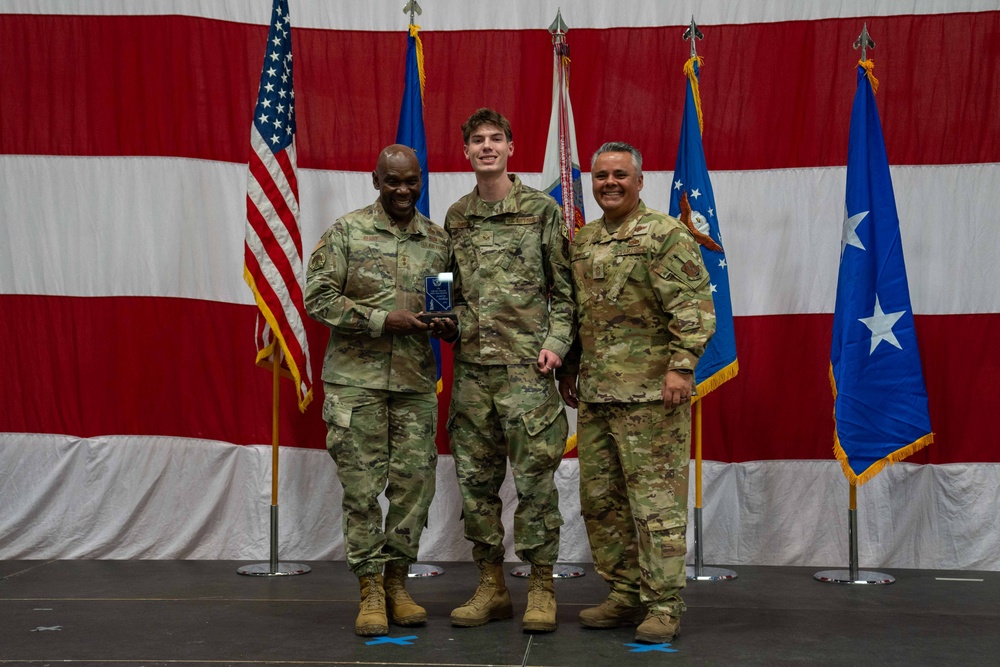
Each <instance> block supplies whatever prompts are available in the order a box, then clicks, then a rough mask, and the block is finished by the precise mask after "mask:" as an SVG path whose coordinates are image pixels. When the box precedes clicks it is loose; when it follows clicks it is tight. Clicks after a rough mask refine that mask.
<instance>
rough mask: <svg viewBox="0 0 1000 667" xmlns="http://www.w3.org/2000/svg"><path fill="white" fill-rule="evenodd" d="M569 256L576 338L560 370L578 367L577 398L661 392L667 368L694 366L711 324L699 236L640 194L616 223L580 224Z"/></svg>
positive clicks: (654, 397) (645, 396)
mask: <svg viewBox="0 0 1000 667" xmlns="http://www.w3.org/2000/svg"><path fill="white" fill-rule="evenodd" d="M570 259H571V261H572V266H573V282H574V285H575V287H576V303H577V315H578V320H579V338H578V340H577V344H576V345H574V349H573V352H572V353H571V354H570V355H569V359H567V360H566V364H565V365H564V367H563V368H561V369H559V372H558V375H559V376H560V377H562V376H563V375H574V374H579V387H578V396H579V398H580V400H582V401H588V402H593V403H609V402H622V403H637V402H643V401H659V400H662V397H661V389H662V387H663V376H664V375H665V374H666V372H667V371H668V370H671V369H674V368H687V369H691V370H694V368H695V366H696V365H697V364H698V359H699V358H700V357H701V355H702V353H703V352H704V351H705V346H706V345H707V344H708V341H709V339H710V338H711V337H712V334H713V333H714V332H715V306H714V304H713V303H712V292H711V286H710V284H709V282H708V280H709V275H708V270H707V269H705V265H704V263H703V262H702V258H701V251H700V250H699V249H698V244H697V243H696V242H695V240H694V239H693V238H692V237H691V235H690V234H689V233H688V231H687V229H686V228H685V227H684V226H683V225H682V224H681V223H680V222H679V221H678V220H676V219H675V218H671V217H670V216H668V215H665V214H663V213H660V212H659V211H654V210H652V209H647V208H646V205H645V204H643V203H642V201H641V200H640V202H639V208H638V209H637V211H636V213H635V214H634V215H633V216H632V217H630V218H629V219H628V220H625V221H624V222H623V223H622V224H621V225H620V226H619V227H618V228H617V229H616V230H608V228H607V226H606V223H605V220H604V218H603V217H602V218H601V219H599V220H595V221H593V222H591V223H589V224H587V225H585V226H584V227H583V228H582V229H580V230H579V231H578V232H577V233H576V236H575V237H574V238H573V244H572V245H571V247H570ZM581 355H582V356H581Z"/></svg>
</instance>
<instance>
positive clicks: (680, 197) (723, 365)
mask: <svg viewBox="0 0 1000 667" xmlns="http://www.w3.org/2000/svg"><path fill="white" fill-rule="evenodd" d="M700 61H701V58H698V57H697V56H696V57H694V58H691V59H690V60H688V61H687V63H686V64H685V65H684V72H685V73H686V74H687V78H688V82H687V93H686V95H685V98H684V116H683V120H682V121H681V141H680V146H679V147H678V149H677V165H676V166H675V167H674V178H673V181H672V186H671V188H670V210H669V213H670V215H672V216H673V217H675V218H678V219H680V220H681V221H683V222H684V223H685V224H687V226H688V229H689V231H690V232H691V234H692V236H694V238H695V240H696V241H697V242H698V246H699V247H700V248H701V257H702V259H703V260H704V261H705V267H706V268H707V269H708V275H709V280H710V283H711V287H712V299H713V300H714V301H715V317H716V322H715V335H714V336H712V339H711V340H710V341H709V343H708V347H707V348H706V349H705V354H703V355H702V357H701V360H700V361H698V366H697V367H696V368H695V383H696V384H697V387H698V394H699V395H700V396H702V397H704V396H705V395H706V394H708V393H709V392H710V391H712V390H713V389H715V388H716V387H718V386H719V385H721V384H722V383H723V382H725V381H726V380H729V379H732V378H733V377H735V376H736V373H737V372H739V368H740V367H739V361H738V360H737V358H736V333H735V331H734V330H733V304H732V300H731V299H730V296H729V264H728V262H726V252H725V246H724V244H723V242H722V232H721V231H720V230H719V218H718V212H717V211H716V209H715V194H714V193H713V192H712V181H711V180H709V178H708V167H707V166H706V164H705V150H704V147H703V146H702V142H701V94H700V92H699V89H698V75H699V72H698V67H699V65H700Z"/></svg>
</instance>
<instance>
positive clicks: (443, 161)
mask: <svg viewBox="0 0 1000 667" xmlns="http://www.w3.org/2000/svg"><path fill="white" fill-rule="evenodd" d="M901 4H902V5H903V6H902V7H901V8H899V9H896V7H900V5H897V4H896V3H879V5H878V7H877V8H876V9H875V10H873V9H871V8H870V3H864V2H860V1H853V0H852V1H848V2H840V3H825V2H818V1H817V2H797V1H793V0H782V1H779V2H744V3H731V2H721V1H712V2H705V3H701V4H700V5H699V7H698V9H697V10H696V11H697V13H699V14H700V15H698V16H697V19H698V21H699V25H700V26H701V28H702V30H703V32H704V33H705V40H704V41H703V42H700V43H699V47H698V48H699V55H701V56H702V57H703V58H704V59H705V60H704V64H703V67H702V86H701V96H702V104H703V107H704V111H705V128H704V134H703V137H704V143H705V153H706V161H707V163H708V167H709V170H710V174H711V179H712V184H713V189H714V191H715V196H716V203H717V205H718V208H719V210H720V211H724V212H725V216H726V217H725V220H724V222H723V226H724V234H725V237H726V256H727V260H728V263H729V265H730V272H731V273H730V277H731V281H732V285H731V286H732V302H733V311H734V315H735V329H736V337H737V343H738V346H739V358H740V374H739V376H738V377H737V378H735V379H734V380H732V381H730V382H727V383H726V384H725V385H723V386H722V387H720V388H719V389H718V390H716V391H715V392H713V394H712V399H713V400H711V401H706V405H705V458H706V459H707V460H716V461H722V462H741V461H750V460H764V461H771V462H773V461H776V460H779V459H813V460H817V461H832V459H833V454H832V433H833V422H832V419H831V414H832V408H833V400H832V397H831V395H830V389H829V381H828V364H829V358H828V353H829V349H830V335H831V324H832V313H833V302H834V294H835V289H836V274H837V264H838V259H839V253H840V231H841V226H842V222H843V193H844V187H845V170H844V165H845V163H846V156H847V134H848V123H849V110H850V105H851V100H852V98H853V92H854V87H855V64H856V62H857V59H858V54H857V53H856V52H854V51H853V50H852V49H851V43H852V42H853V41H854V39H855V38H856V37H857V35H858V33H859V32H860V28H861V25H862V24H863V23H864V22H865V21H867V22H868V28H869V31H870V32H871V33H872V35H873V36H874V38H875V40H876V42H877V44H878V47H877V48H876V50H875V51H874V52H872V53H871V56H872V57H873V58H874V60H875V62H876V70H875V74H876V76H878V77H879V79H880V81H881V82H882V85H881V87H880V89H879V94H878V99H877V103H878V104H879V110H880V113H881V117H882V124H883V128H884V132H885V137H886V144H887V148H888V153H889V161H890V164H891V165H892V178H893V184H894V187H895V193H896V200H897V205H898V209H899V218H900V227H901V234H902V242H903V245H904V251H905V256H906V265H907V269H908V278H909V284H910V293H911V298H912V303H913V310H914V314H915V326H916V328H917V333H918V336H919V340H920V348H921V353H922V361H923V365H924V374H925V379H926V381H927V389H928V394H929V400H930V410H931V423H932V426H933V428H934V431H935V432H936V433H937V438H936V442H935V444H934V445H932V446H931V447H928V448H926V449H925V450H922V451H921V452H918V453H917V454H916V455H915V456H914V457H913V458H912V459H910V460H911V461H915V462H918V463H958V462H986V463H996V462H998V461H1000V456H998V452H1000V447H997V436H996V435H995V429H994V428H993V425H992V421H991V420H990V419H989V418H988V415H990V414H992V410H993V406H994V405H995V404H996V403H997V398H998V396H997V390H996V388H995V384H994V378H995V377H996V376H997V374H998V372H1000V364H998V354H1000V353H998V352H997V351H996V349H995V345H994V344H993V341H994V340H996V339H997V337H998V336H1000V315H998V313H1000V290H997V289H996V285H997V284H1000V280H998V272H997V269H996V268H995V264H996V263H995V257H996V256H998V255H1000V225H998V224H996V216H997V214H996V211H998V210H1000V189H998V188H997V187H996V183H998V182H1000V166H998V163H1000V117H998V116H997V114H995V113H993V112H992V111H991V110H993V109H996V108H998V107H1000V73H998V71H997V69H996V68H995V67H993V64H992V63H993V61H994V60H995V58H993V57H991V56H993V55H996V54H995V48H996V46H995V42H994V41H991V40H992V39H993V38H992V36H993V35H995V34H997V32H998V31H1000V3H997V2H985V1H975V0H962V1H954V2H943V1H941V2H931V1H927V2H920V1H917V2H910V3H901ZM558 5H559V3H557V2H548V1H547V0H546V1H543V2H527V0H524V1H517V2H515V1H510V2H500V3H489V7H491V8H493V10H492V15H490V12H487V11H486V9H483V8H482V7H486V6H487V5H486V3H482V5H481V4H480V3H471V5H470V3H465V2H459V1H458V0H450V1H449V2H441V3H436V4H435V6H434V7H425V12H424V15H423V16H422V17H421V23H422V26H423V28H422V30H421V33H420V34H421V37H422V38H423V40H424V48H425V50H426V52H427V58H428V60H427V63H428V71H427V90H426V99H425V126H426V132H427V138H428V151H429V162H430V165H431V167H432V169H433V170H434V171H433V173H432V174H431V178H430V181H431V202H432V208H431V217H432V219H435V220H440V219H441V218H442V215H443V212H444V210H445V209H446V208H447V206H448V205H449V204H450V203H451V202H453V201H454V200H455V199H457V198H458V197H459V196H461V195H462V194H464V193H466V192H467V191H468V190H469V189H471V187H472V185H473V182H474V181H473V178H472V175H471V173H470V171H469V169H468V164H467V163H465V162H464V160H463V158H462V154H461V143H460V142H461V135H460V132H459V126H460V124H461V122H462V121H463V120H464V119H465V118H466V117H467V116H468V114H469V113H471V112H472V111H473V110H474V109H475V108H477V107H479V106H483V105H487V106H492V107H495V108H497V109H499V110H501V111H502V112H503V113H505V114H506V115H507V116H508V117H509V118H510V119H511V121H512V124H513V127H514V143H515V146H516V151H515V154H514V156H513V158H512V161H511V167H512V169H513V170H514V171H517V172H518V173H522V174H524V178H525V181H526V182H528V183H529V184H532V185H535V186H539V187H540V186H542V185H543V184H542V183H540V180H541V176H540V173H539V172H540V171H541V169H542V161H543V154H544V149H545V138H546V133H547V130H548V120H549V114H550V108H551V93H552V81H551V73H552V66H551V62H552V45H551V37H550V36H549V34H548V32H547V31H546V30H545V28H546V27H547V26H548V25H549V24H550V23H551V21H552V19H553V18H554V16H555V12H556V9H557V7H558ZM460 8H461V11H459V9H460ZM564 9H566V8H564ZM613 9H614V10H615V12H614V14H612V12H611V7H610V6H608V5H606V4H605V3H599V2H597V1H596V0H583V1H581V2H578V3H573V7H572V9H571V10H568V11H567V12H566V13H564V18H565V20H566V22H567V23H568V24H569V25H570V28H571V33H570V39H571V42H572V45H573V52H572V53H573V63H572V68H573V69H572V71H573V82H572V87H571V96H572V98H573V107H574V111H575V121H576V130H577V140H578V143H579V147H580V157H581V160H582V161H583V162H584V164H583V165H582V166H583V169H584V178H583V180H584V193H585V197H584V207H585V210H586V211H587V212H588V216H589V217H591V218H593V217H595V216H596V215H597V212H598V211H599V209H598V207H597V206H596V204H595V203H594V201H593V199H592V198H591V196H590V192H589V187H590V181H589V177H588V175H587V173H586V170H587V167H588V166H589V156H590V154H591V153H592V152H593V151H594V149H596V148H597V146H598V145H600V144H601V143H603V142H604V141H607V140H616V139H620V140H625V141H629V142H630V143H633V144H634V145H636V146H637V147H639V148H640V150H642V151H643V153H644V156H645V165H644V171H645V178H646V181H645V189H644V191H643V197H644V199H645V200H646V202H647V204H649V205H650V206H653V207H655V208H659V209H661V210H665V209H666V208H667V207H668V204H669V187H670V186H669V179H670V175H671V173H672V170H673V165H674V160H675V157H676V147H677V142H678V136H679V132H680V122H681V109H682V105H683V101H684V86H685V82H686V80H685V78H684V75H683V72H682V67H683V64H684V61H685V60H686V58H687V54H688V51H687V48H688V47H687V45H686V44H685V43H684V42H683V41H682V40H681V33H682V32H683V29H684V26H686V25H687V23H688V22H689V21H690V15H691V11H692V8H690V7H687V6H683V4H681V5H678V4H676V3H661V2H653V1H652V0H647V1H645V2H640V1H631V2H630V1H623V2H621V3H616V4H615V6H614V8H613ZM399 10H400V8H397V7H394V6H393V7H389V6H388V5H386V6H385V7H383V6H381V5H376V4H371V3H351V4H343V3H336V4H332V3H326V2H318V1H309V2H292V6H291V12H292V25H293V26H294V28H293V34H294V50H295V52H294V55H295V64H296V67H295V77H296V79H295V83H296V99H297V109H296V110H297V124H298V134H297V135H296V136H297V150H298V165H299V170H298V180H299V190H300V207H301V217H300V225H301V233H302V244H303V246H304V248H305V249H306V251H307V252H308V250H309V249H310V248H311V247H312V246H313V245H314V244H315V242H316V240H317V239H318V238H319V235H320V234H321V233H322V231H323V230H324V229H325V228H326V227H327V226H328V225H329V224H330V223H331V222H332V221H333V220H334V219H335V218H336V217H337V216H339V215H341V214H342V213H344V212H346V211H348V210H351V209H353V208H357V207H359V206H363V205H365V204H368V203H370V202H371V201H373V200H374V198H375V195H376V192H375V191H374V190H373V189H372V187H371V179H370V171H371V169H372V168H373V166H374V160H375V156H376V154H377V152H378V150H379V149H380V148H381V147H383V146H384V145H386V144H388V143H391V142H392V141H393V139H394V137H395V133H396V127H397V123H398V110H399V101H400V99H401V96H402V87H403V77H402V74H403V71H402V70H403V62H404V52H405V46H406V40H405V30H406V25H405V24H406V17H405V16H404V15H403V14H402V12H401V11H399ZM904 10H905V11H904ZM873 11H874V12H875V14H874V15H871V14H869V12H873ZM269 12H270V2H267V1H266V0H265V1H260V2H252V3H251V2H247V3H215V2H198V1H196V0H151V1H150V2H144V3H130V2H121V1H111V0H96V1H94V2H80V1H76V2H53V1H49V0H0V15H2V19H0V59H2V62H4V63H5V68H6V69H5V74H4V76H3V77H0V211H2V215H3V224H2V225H0V308H3V312H4V317H3V318H0V338H2V339H3V340H4V341H5V343H6V344H7V345H8V346H9V347H8V353H7V354H5V355H3V357H0V376H2V377H4V382H3V383H2V385H0V431H5V432H13V433H28V434H32V433H34V434H46V433H68V434H73V435H78V436H85V437H91V436H105V435H109V434H123V435H128V436H129V437H131V438H132V439H133V440H134V441H137V442H145V443H152V442H157V443H164V442H167V443H170V442H173V443H178V444H179V443H180V442H182V441H183V439H184V438H206V439H211V440H216V441H221V442H226V443H233V444H237V445H242V444H260V443H267V442H269V441H270V413H269V410H267V408H266V406H269V404H270V377H269V376H268V374H267V373H265V372H263V371H260V370H258V369H256V368H255V367H254V366H253V365H252V363H249V362H248V361H247V360H248V359H250V358H252V357H253V349H252V341H251V340H250V335H249V334H248V332H251V331H252V329H253V319H254V310H255V309H254V307H253V306H252V302H251V295H250V293H249V290H247V289H246V287H245V285H244V284H243V282H242V278H241V272H242V259H243V258H242V250H243V242H244V235H243V221H244V220H245V212H246V208H245V196H246V180H245V179H246V164H247V158H248V154H247V131H248V129H249V127H250V122H251V117H252V114H253V104H254V101H255V98H256V93H257V86H258V83H259V81H260V64H261V62H262V60H263V56H264V42H265V38H266V33H267V28H266V23H267V22H268V19H269ZM491 28H495V29H491ZM956 34H959V35H963V39H961V40H954V39H951V37H950V36H951V35H956ZM991 49H993V50H994V52H992V53H991V51H990V50H991ZM348 63H349V65H350V66H347V64H348ZM493 72H499V73H501V74H500V75H498V76H492V75H491V76H485V75H483V76H480V75H479V73H493ZM306 327H307V332H308V335H309V338H310V341H311V342H312V343H313V345H314V347H313V349H314V350H316V349H323V343H324V342H325V339H324V332H323V331H322V330H321V329H319V328H318V327H315V326H312V323H311V322H307V323H306ZM317 356H319V357H321V355H315V354H314V355H313V359H312V365H313V372H314V374H315V373H317V372H318V368H319V364H320V363H321V362H322V359H321V358H317ZM282 384H283V387H282V391H283V392H284V393H283V396H282V408H283V410H282V415H281V426H282V431H281V442H282V444H283V445H287V446H292V447H301V448H307V449H321V448H322V447H323V431H324V429H323V425H322V420H321V419H320V416H319V409H318V406H317V405H313V406H312V407H311V408H309V409H308V410H307V411H306V413H305V414H304V415H299V414H298V410H297V408H296V407H295V396H294V392H293V390H292V387H291V386H290V383H282ZM32 437H34V436H32ZM10 438H15V439H16V437H15V436H4V441H5V442H6V441H9V439H10ZM33 441H34V440H33ZM181 449H184V448H179V449H178V451H180V450H181ZM184 451H188V450H187V449H184ZM317 453H320V454H321V453H322V452H317ZM330 472H331V477H332V471H330ZM866 488H867V487H866ZM4 498H6V495H5V496H4ZM709 502H711V498H709Z"/></svg>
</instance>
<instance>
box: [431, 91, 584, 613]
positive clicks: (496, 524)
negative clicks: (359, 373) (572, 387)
mask: <svg viewBox="0 0 1000 667" xmlns="http://www.w3.org/2000/svg"><path fill="white" fill-rule="evenodd" d="M462 135H463V140H464V143H465V157H466V158H467V159H468V160H469V161H470V163H471V164H472V168H473V171H475V174H476V188H475V189H474V190H473V191H472V192H471V193H470V194H468V195H466V196H465V197H462V198H461V199H459V200H458V201H457V202H456V203H455V204H454V205H453V206H452V207H451V208H450V209H449V210H448V214H447V216H446V218H445V223H444V226H445V229H446V230H447V231H448V233H449V234H450V235H451V239H452V244H453V247H454V254H455V268H454V274H455V295H456V299H455V301H456V303H455V311H456V313H457V314H458V319H459V339H458V341H457V342H456V344H455V366H454V371H455V379H454V384H453V388H452V402H451V416H450V419H449V433H450V436H451V450H452V454H453V455H454V459H455V468H456V471H457V474H458V483H459V488H460V490H461V493H462V503H463V510H464V514H465V536H466V538H467V539H469V540H471V541H472V542H473V549H472V555H473V558H474V559H475V560H476V562H477V563H478V565H479V568H480V583H479V587H478V588H477V589H476V593H475V594H474V595H473V597H472V598H471V599H470V600H469V601H468V602H467V603H465V604H464V605H462V606H460V607H458V608H457V609H455V610H454V611H453V612H452V614H451V622H452V623H453V624H454V625H456V626H462V627H471V626H477V625H483V624H485V623H487V622H489V621H490V620H494V619H500V618H510V617H511V616H512V615H513V609H512V607H511V601H510V594H509V593H508V591H507V587H506V585H505V583H504V578H503V570H502V564H503V559H504V546H503V535H504V530H503V525H502V523H501V520H500V515H501V509H502V508H501V500H500V497H499V491H500V485H501V483H502V482H503V480H504V477H505V475H506V462H507V457H508V455H509V457H510V463H511V468H512V471H513V476H514V485H515V487H516V489H517V496H518V506H517V510H516V512H515V514H514V546H515V551H516V553H517V555H518V557H519V558H521V559H522V560H525V561H527V562H529V563H531V583H530V590H529V593H528V607H527V612H526V613H525V615H524V619H523V628H524V629H525V630H526V631H529V632H550V631H552V630H555V629H556V619H555V613H556V604H555V593H554V590H553V586H552V566H553V564H554V563H555V562H556V558H557V556H558V550H559V527H560V526H561V525H562V516H561V514H560V512H559V496H558V491H557V490H556V486H555V481H554V479H553V476H554V473H555V470H556V468H557V467H558V466H559V462H560V461H561V459H562V454H563V450H564V448H565V442H566V436H567V431H568V425H567V421H566V415H565V411H564V409H563V406H562V404H561V402H560V400H559V394H558V392H557V391H556V389H555V385H554V382H553V380H552V376H551V374H550V372H551V371H552V370H553V369H555V368H557V367H559V366H560V365H561V364H562V358H563V357H564V356H565V355H566V353H567V352H568V351H569V348H570V345H571V343H572V340H573V293H572V277H571V273H570V266H569V261H568V258H567V253H568V234H567V232H566V229H565V227H564V225H563V223H562V215H561V211H560V209H559V206H558V204H556V202H555V201H554V200H553V199H552V198H551V197H549V196H548V195H546V194H544V193H542V192H539V191H538V190H535V189H533V188H530V187H527V186H525V185H524V184H523V183H521V180H520V179H519V178H518V177H517V176H514V175H510V174H508V173H507V158H508V157H509V156H510V155H511V154H512V153H513V151H514V144H513V142H512V134H511V129H510V123H509V122H508V121H507V119H506V118H504V117H503V116H502V115H500V114H499V113H497V112H495V111H492V110H490V109H480V110H478V111H476V112H475V113H474V114H473V115H472V116H471V117H470V118H469V119H468V121H466V123H465V124H464V125H463V126H462Z"/></svg>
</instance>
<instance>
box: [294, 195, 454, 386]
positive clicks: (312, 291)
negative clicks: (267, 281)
mask: <svg viewBox="0 0 1000 667" xmlns="http://www.w3.org/2000/svg"><path fill="white" fill-rule="evenodd" d="M450 262H451V242H450V240H449V239H448V235H447V234H446V233H445V231H444V229H442V228H441V227H440V226H438V225H435V224H434V223H433V222H431V221H430V220H428V219H427V218H425V217H424V216H422V215H420V213H419V212H414V215H413V219H412V220H411V221H410V224H409V225H408V226H407V227H406V228H405V229H400V228H399V227H397V226H396V225H395V224H394V223H393V222H392V220H391V219H390V218H389V216H388V215H386V213H385V211H384V210H383V208H382V204H381V203H380V202H378V201H376V202H375V203H374V204H372V205H371V206H367V207H365V208H362V209H358V210H357V211H352V212H351V213H348V214H347V215H345V216H343V217H341V218H338V219H337V221H336V222H334V223H333V225H332V226H331V227H330V228H329V229H328V230H326V233H324V234H323V237H322V238H321V239H320V242H319V244H318V245H317V246H316V249H315V250H314V251H313V253H312V256H311V257H310V258H309V270H308V272H307V274H306V291H305V305H306V310H307V311H308V312H309V315H310V317H312V318H313V319H314V320H316V321H318V322H322V323H323V324H325V325H327V326H328V327H330V342H329V343H328V344H327V346H326V357H325V359H324V360H323V380H324V381H325V382H330V383H332V384H341V385H348V386H352V387H365V388H368V389H384V390H389V391H413V392H428V391H434V390H435V387H436V384H437V378H436V375H437V371H436V369H435V365H434V355H433V353H432V352H431V345H430V340H429V339H428V337H427V335H426V334H424V335H421V334H416V335H413V336H392V335H388V334H385V333H384V329H385V320H386V317H388V315H389V311H392V310H397V309H405V310H409V311H411V312H414V313H417V312H420V311H421V310H423V309H424V277H425V276H430V275H437V274H438V273H441V272H442V271H447V270H448V265H449V263H450Z"/></svg>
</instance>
